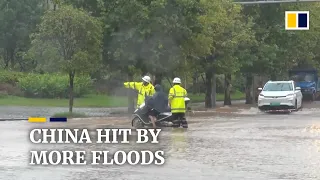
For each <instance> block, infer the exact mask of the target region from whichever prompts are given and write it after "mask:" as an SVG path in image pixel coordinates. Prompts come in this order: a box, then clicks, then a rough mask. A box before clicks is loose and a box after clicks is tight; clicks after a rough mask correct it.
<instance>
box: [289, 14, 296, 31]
mask: <svg viewBox="0 0 320 180" xmlns="http://www.w3.org/2000/svg"><path fill="white" fill-rule="evenodd" d="M287 27H288V28H297V14H296V13H288V15H287Z"/></svg>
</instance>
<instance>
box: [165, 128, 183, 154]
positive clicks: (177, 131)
mask: <svg viewBox="0 0 320 180" xmlns="http://www.w3.org/2000/svg"><path fill="white" fill-rule="evenodd" d="M169 136H170V141H171V150H170V152H171V153H186V148H187V130H186V129H183V128H172V130H171V131H170V135H169Z"/></svg>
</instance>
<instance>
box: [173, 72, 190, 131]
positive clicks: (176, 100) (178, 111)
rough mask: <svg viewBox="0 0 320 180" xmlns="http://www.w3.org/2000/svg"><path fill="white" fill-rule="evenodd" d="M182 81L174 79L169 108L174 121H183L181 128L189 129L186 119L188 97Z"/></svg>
mask: <svg viewBox="0 0 320 180" xmlns="http://www.w3.org/2000/svg"><path fill="white" fill-rule="evenodd" d="M180 84H181V79H180V78H178V77H176V78H174V79H173V86H172V88H171V89H170V91H169V98H168V99H169V104H168V105H169V106H170V108H171V112H172V117H173V120H178V119H180V120H181V126H182V127H183V128H188V123H187V120H186V118H185V113H186V104H185V100H184V98H185V97H187V90H185V89H184V88H183V87H181V85H180Z"/></svg>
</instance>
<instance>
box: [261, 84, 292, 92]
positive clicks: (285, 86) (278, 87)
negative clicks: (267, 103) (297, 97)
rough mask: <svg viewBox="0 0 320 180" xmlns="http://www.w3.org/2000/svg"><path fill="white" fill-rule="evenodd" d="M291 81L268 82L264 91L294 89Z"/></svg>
mask: <svg viewBox="0 0 320 180" xmlns="http://www.w3.org/2000/svg"><path fill="white" fill-rule="evenodd" d="M292 90H293V87H292V84H291V83H267V84H266V85H265V87H264V88H263V91H292Z"/></svg>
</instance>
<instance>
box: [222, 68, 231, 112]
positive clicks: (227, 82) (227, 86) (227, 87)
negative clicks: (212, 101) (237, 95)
mask: <svg viewBox="0 0 320 180" xmlns="http://www.w3.org/2000/svg"><path fill="white" fill-rule="evenodd" d="M230 92H231V74H225V75H224V105H225V106H226V105H231V93H230Z"/></svg>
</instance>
